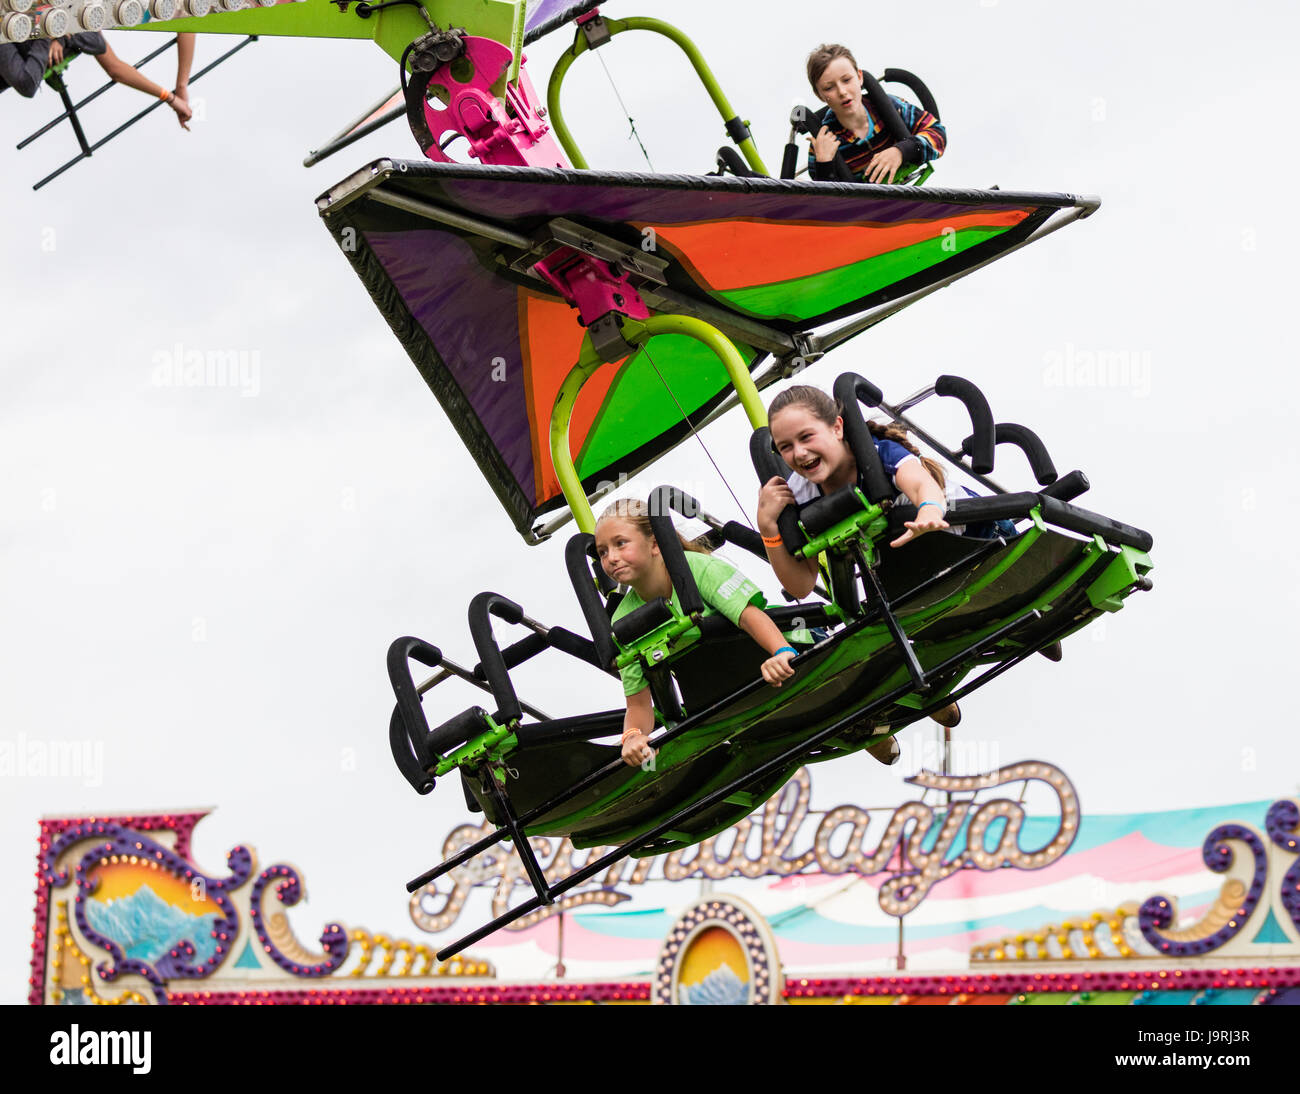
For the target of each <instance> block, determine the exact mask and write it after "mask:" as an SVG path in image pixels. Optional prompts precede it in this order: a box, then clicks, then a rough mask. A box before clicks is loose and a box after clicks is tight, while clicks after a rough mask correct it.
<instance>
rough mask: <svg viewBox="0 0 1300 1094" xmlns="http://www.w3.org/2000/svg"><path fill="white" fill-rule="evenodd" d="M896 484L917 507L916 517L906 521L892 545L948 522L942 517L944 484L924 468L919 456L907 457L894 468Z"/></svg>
mask: <svg viewBox="0 0 1300 1094" xmlns="http://www.w3.org/2000/svg"><path fill="white" fill-rule="evenodd" d="M894 483H895V485H896V486H897V487H898V488H899V489H900V490H901V491H902V492H903V493H904V494H906V495H907V500H908V501H910V502H911V503H912V504H913V505H915V506H916V507H917V510H916V519H915V520H909V521H907V522H906V525H905V527H906V528H907V531H906V532H904V533H903V534H902V535H901V536H899V537H898V538H897V539H896V540H894V541H893V543H891V544H890V546H891V547H901V546H903V544H904V543H907V542H908V541H909V540H912V539H915V538H916V537H917V536H919V535H922V534H923V533H925V532H933V531H934V530H935V529H936V528H947V527H948V522H947V521H946V520H944V519H943V514H944V509H945V507H946V506H945V498H944V494H943V487H942V486H940V485H939V484H938V483H937V482H935V481H934V476H933V475H931V474H930V472H929V471H927V470H926V469H925V465H924V464H923V463H921V461H920V460H907V461H906V462H904V463H900V464H899V465H898V470H897V471H895V472H894ZM926 502H934V504H933V505H926V504H924V503H926Z"/></svg>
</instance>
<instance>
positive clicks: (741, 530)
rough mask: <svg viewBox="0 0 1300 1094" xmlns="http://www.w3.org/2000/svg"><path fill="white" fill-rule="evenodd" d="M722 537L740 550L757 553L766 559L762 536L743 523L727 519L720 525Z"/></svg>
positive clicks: (752, 553)
mask: <svg viewBox="0 0 1300 1094" xmlns="http://www.w3.org/2000/svg"><path fill="white" fill-rule="evenodd" d="M722 538H723V539H725V540H726V541H727V542H728V543H734V544H735V545H736V546H737V547H740V548H741V549H742V550H746V551H748V552H749V553H750V554H751V555H757V556H758V557H759V558H761V559H764V560H766V559H767V550H766V549H765V548H764V547H763V537H762V536H760V535H759V534H758V533H757V532H755V531H754V529H752V528H750V527H747V526H746V525H744V524H740V523H739V522H737V521H734V520H729V521H727V523H726V524H724V525H723V526H722Z"/></svg>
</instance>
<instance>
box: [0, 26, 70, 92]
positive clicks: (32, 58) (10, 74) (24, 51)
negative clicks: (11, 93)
mask: <svg viewBox="0 0 1300 1094" xmlns="http://www.w3.org/2000/svg"><path fill="white" fill-rule="evenodd" d="M52 44H53V45H58V39H57V38H56V39H55V40H54V42H53V43H52ZM50 48H51V43H50V42H49V40H48V39H44V38H42V39H37V40H36V41H35V42H22V43H16V42H6V43H4V44H3V45H0V87H3V86H5V85H6V84H7V85H8V86H9V87H12V88H13V89H14V90H15V91H16V92H18V94H19V95H21V96H22V97H23V98H24V99H30V98H31V97H32V96H33V95H35V94H36V92H37V91H39V90H40V87H41V80H42V79H44V77H45V69H46V67H47V66H48V65H51V64H54V63H55V62H53V61H49V60H48V56H49V53H48V51H49V49H50ZM62 52H63V47H62V46H59V53H60V57H62Z"/></svg>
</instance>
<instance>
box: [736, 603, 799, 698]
mask: <svg viewBox="0 0 1300 1094" xmlns="http://www.w3.org/2000/svg"><path fill="white" fill-rule="evenodd" d="M740 629H741V630H742V631H744V632H745V633H746V634H747V635H749V637H750V638H752V639H753V640H754V641H755V642H757V643H758V644H759V645H760V646H762V647H763V649H765V650H766V651H767V652H768V653H769V654H771V656H770V657H768V659H767V660H766V661H764V662H763V666H762V669H761V670H760V671H761V672H762V673H763V679H764V680H766V681H767V682H768V683H769V684H771V685H772V686H773V687H778V688H779V687H780V686H781V682H782V681H783V680H789V679H790V677H792V676H793V675H794V669H792V668H791V667H790V662H791V661H792V660H793V659H794V656H795V654H794V651H793V650H792V649H791V648H790V647H789V646H786V642H785V635H783V634H782V633H781V629H780V628H779V627H778V626H777V625H776V624H775V623H773V622H772V619H771V617H770V616H769V615H768V614H767V612H765V611H763V609H762V608H760V607H758V606H756V605H754V604H751V605H749V607H748V608H746V609H745V610H744V611H743V612H741V613H740ZM783 646H784V647H785V652H783V653H777V652H776V651H777V650H779V649H781V648H782V647H783Z"/></svg>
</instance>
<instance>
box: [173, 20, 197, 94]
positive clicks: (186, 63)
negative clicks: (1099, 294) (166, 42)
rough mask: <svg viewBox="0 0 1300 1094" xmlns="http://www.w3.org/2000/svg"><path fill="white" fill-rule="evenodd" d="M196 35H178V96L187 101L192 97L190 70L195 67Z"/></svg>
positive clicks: (190, 33) (176, 89)
mask: <svg viewBox="0 0 1300 1094" xmlns="http://www.w3.org/2000/svg"><path fill="white" fill-rule="evenodd" d="M194 39H195V34H194V32H193V31H190V32H189V33H186V34H178V35H176V88H175V91H176V94H177V95H179V96H180V97H181V98H182V99H185V100H186V101H188V100H189V97H190V69H191V68H193V67H194Z"/></svg>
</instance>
